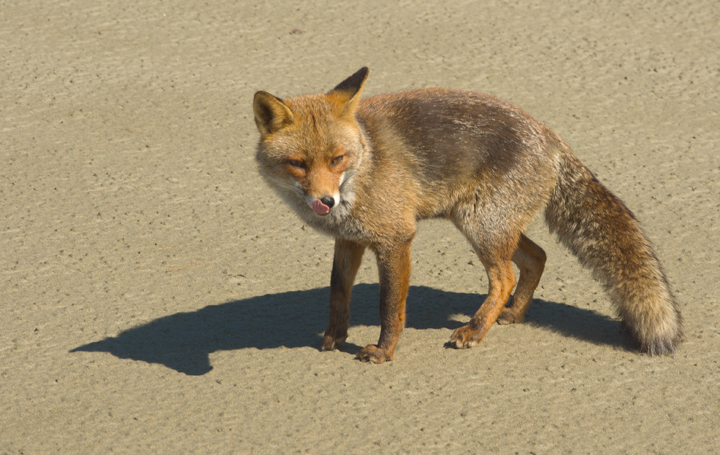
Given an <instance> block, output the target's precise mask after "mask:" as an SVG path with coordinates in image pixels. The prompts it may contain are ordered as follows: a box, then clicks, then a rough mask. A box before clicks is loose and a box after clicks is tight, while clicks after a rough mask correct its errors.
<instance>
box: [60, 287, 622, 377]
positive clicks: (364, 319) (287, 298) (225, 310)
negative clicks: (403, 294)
mask: <svg viewBox="0 0 720 455" xmlns="http://www.w3.org/2000/svg"><path fill="white" fill-rule="evenodd" d="M328 296H329V288H321V289H313V290H309V291H295V292H285V293H281V294H272V295H264V296H260V297H253V298H250V299H246V300H239V301H234V302H228V303H223V304H220V305H210V306H206V307H205V308H202V309H200V310H198V311H194V312H191V313H178V314H173V315H170V316H165V317H163V318H159V319H156V320H154V321H152V322H149V323H147V324H144V325H141V326H138V327H134V328H132V329H129V330H126V331H124V332H122V333H120V334H119V335H118V336H117V337H109V338H106V339H104V340H101V341H96V342H93V343H89V344H86V345H83V346H79V347H77V348H75V349H73V350H72V351H71V352H78V351H85V352H109V353H111V354H113V355H114V356H116V357H119V358H121V359H133V360H141V361H144V362H148V363H159V364H162V365H165V366H167V367H168V368H172V369H174V370H176V371H178V372H181V373H185V374H188V375H202V374H205V373H207V372H208V371H210V370H211V369H212V367H211V366H210V360H209V354H210V353H212V352H215V351H223V350H233V349H245V348H256V349H269V348H277V347H280V346H285V347H289V348H297V347H307V346H312V347H319V346H320V341H321V337H322V332H323V331H324V329H325V325H326V324H327V301H328ZM484 297H485V296H482V295H478V294H466V293H455V292H445V291H441V290H438V289H433V288H429V287H425V286H412V287H411V288H410V293H409V295H408V301H407V321H406V327H412V328H415V329H428V328H448V329H456V328H457V327H460V326H461V325H462V324H461V323H460V322H457V321H455V320H452V319H450V318H449V316H450V315H453V314H466V315H468V316H470V315H472V314H473V313H474V312H475V311H476V310H477V309H478V307H479V306H480V304H481V303H482V301H483V299H484ZM378 299H379V287H378V285H377V284H358V285H356V286H355V287H354V288H353V297H352V302H351V305H350V311H351V314H352V316H351V320H350V323H351V326H352V325H379V320H380V317H379V314H378V303H377V302H378ZM525 321H526V323H529V324H532V325H534V326H539V327H545V328H548V329H550V330H552V331H554V332H558V333H561V334H563V335H565V336H569V337H574V338H578V339H581V340H585V341H589V342H591V343H596V344H607V345H613V346H617V347H621V348H624V349H628V348H629V343H628V340H627V339H626V338H625V337H624V336H623V335H622V334H621V333H620V330H619V327H620V322H619V321H617V320H614V319H611V318H609V317H607V316H604V315H601V314H599V313H596V312H594V311H592V310H587V309H582V308H577V307H573V306H570V305H566V304H562V303H554V302H546V301H542V300H538V299H535V300H534V302H533V304H532V305H531V306H530V309H529V311H528V314H527V316H526V318H525ZM351 329H352V328H351ZM357 349H359V346H354V345H350V346H347V345H346V346H345V347H344V349H343V350H346V351H347V352H355V351H356V350H357Z"/></svg>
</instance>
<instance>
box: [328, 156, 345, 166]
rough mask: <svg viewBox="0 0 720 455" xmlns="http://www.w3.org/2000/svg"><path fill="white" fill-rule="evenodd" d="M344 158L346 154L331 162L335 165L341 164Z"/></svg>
mask: <svg viewBox="0 0 720 455" xmlns="http://www.w3.org/2000/svg"><path fill="white" fill-rule="evenodd" d="M343 159H345V155H340V156H336V157H335V158H333V159H332V161H330V164H332V165H333V166H335V165H336V164H340V163H342V162H343Z"/></svg>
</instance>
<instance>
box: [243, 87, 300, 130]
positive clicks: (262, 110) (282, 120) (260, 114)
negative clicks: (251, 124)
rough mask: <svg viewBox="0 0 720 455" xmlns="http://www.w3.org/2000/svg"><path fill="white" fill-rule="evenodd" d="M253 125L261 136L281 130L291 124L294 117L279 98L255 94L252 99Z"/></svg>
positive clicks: (261, 93) (266, 94) (260, 93)
mask: <svg viewBox="0 0 720 455" xmlns="http://www.w3.org/2000/svg"><path fill="white" fill-rule="evenodd" d="M253 111H254V112H255V125H256V126H257V129H258V131H260V134H262V135H263V136H267V135H268V134H271V133H274V132H276V131H278V130H280V129H282V128H283V127H284V126H285V125H288V124H290V123H292V122H293V118H294V115H293V113H292V111H291V110H290V108H289V107H287V105H286V104H285V103H283V100H281V99H280V98H278V97H276V96H273V95H271V94H269V93H268V92H257V93H256V94H255V98H254V99H253Z"/></svg>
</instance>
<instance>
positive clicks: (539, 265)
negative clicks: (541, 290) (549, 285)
mask: <svg viewBox="0 0 720 455" xmlns="http://www.w3.org/2000/svg"><path fill="white" fill-rule="evenodd" d="M545 259H546V256H545V251H543V249H542V248H540V247H539V246H537V245H536V244H535V243H534V242H533V241H532V240H530V239H529V238H527V237H525V236H524V235H522V236H520V242H518V248H517V250H515V253H513V257H512V261H513V262H514V263H515V264H516V265H517V266H518V268H519V269H520V278H519V279H518V283H517V289H516V290H515V295H513V297H512V299H511V300H510V302H509V305H508V307H507V308H505V309H504V310H503V312H502V313H501V314H500V316H499V317H498V319H497V322H498V324H503V325H505V324H512V323H515V322H522V321H523V319H524V318H525V312H527V309H528V306H530V302H532V298H533V293H534V292H535V288H536V287H537V285H538V283H540V277H541V276H542V273H543V270H544V269H545Z"/></svg>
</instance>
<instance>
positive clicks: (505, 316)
mask: <svg viewBox="0 0 720 455" xmlns="http://www.w3.org/2000/svg"><path fill="white" fill-rule="evenodd" d="M523 319H524V318H522V317H519V316H517V315H516V314H515V312H514V311H513V310H512V308H505V309H504V310H503V312H502V313H500V316H498V318H497V323H498V324H500V325H508V324H516V323H520V322H522V321H523Z"/></svg>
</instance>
